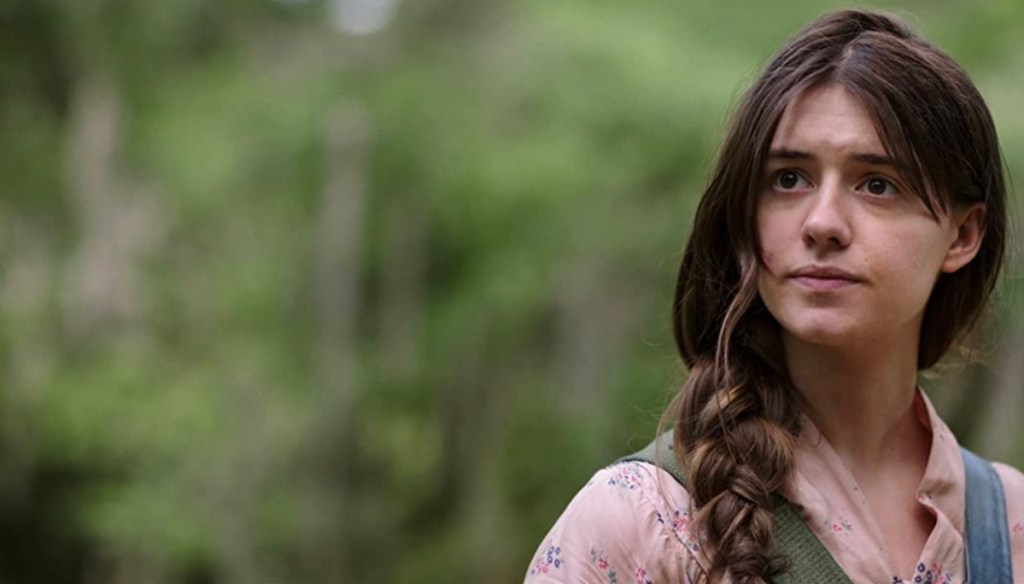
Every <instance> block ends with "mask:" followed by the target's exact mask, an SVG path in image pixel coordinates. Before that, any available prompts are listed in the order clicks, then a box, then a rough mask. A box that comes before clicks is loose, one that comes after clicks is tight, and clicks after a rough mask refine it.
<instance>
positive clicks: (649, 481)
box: [526, 394, 1024, 584]
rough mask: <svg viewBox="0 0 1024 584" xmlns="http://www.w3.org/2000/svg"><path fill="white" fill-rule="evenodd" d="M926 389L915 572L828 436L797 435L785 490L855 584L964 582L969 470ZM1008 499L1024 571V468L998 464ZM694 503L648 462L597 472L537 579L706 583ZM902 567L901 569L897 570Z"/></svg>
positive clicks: (533, 577)
mask: <svg viewBox="0 0 1024 584" xmlns="http://www.w3.org/2000/svg"><path fill="white" fill-rule="evenodd" d="M919 395H921V396H922V397H921V400H919V401H920V407H921V408H923V409H922V410H921V411H920V412H919V416H920V417H922V418H924V419H926V420H927V422H928V424H929V425H930V427H931V428H932V432H933V440H932V451H931V453H930V456H929V459H928V464H927V467H926V469H925V476H924V478H923V479H922V481H921V484H920V485H919V486H918V489H917V496H916V497H917V501H918V503H919V504H921V505H923V506H924V507H926V508H927V509H928V511H929V512H930V513H932V514H933V515H934V516H935V518H936V523H935V527H934V528H933V532H932V534H931V535H930V537H929V538H928V542H927V543H926V545H925V549H924V550H922V552H921V554H920V559H919V563H918V564H917V565H916V566H914V569H913V570H912V571H910V573H906V572H902V571H898V570H896V569H895V566H893V565H892V564H893V561H892V559H891V558H886V557H880V554H879V541H880V539H884V536H883V535H882V534H883V532H882V530H883V529H884V524H882V523H881V522H879V521H877V519H876V518H875V517H874V515H873V514H872V513H871V512H870V511H871V509H870V507H869V503H868V501H867V498H866V497H864V495H863V493H861V492H860V489H859V488H858V487H857V485H856V481H855V480H853V478H852V476H851V475H850V474H849V471H848V470H847V469H846V467H845V466H844V465H843V463H842V461H841V460H840V459H839V458H838V456H837V455H836V453H835V451H833V450H831V447H830V446H829V445H828V442H827V440H825V439H824V438H823V437H822V436H821V435H820V433H814V432H817V430H816V429H815V428H814V426H813V424H812V423H811V422H810V421H809V420H808V421H806V422H805V424H804V426H803V429H802V430H801V435H800V437H799V439H798V441H797V444H796V448H795V452H794V456H795V467H796V468H795V472H794V481H793V485H792V487H791V491H790V492H787V493H785V495H786V496H787V498H789V499H790V500H791V501H793V503H794V507H795V508H796V509H797V511H798V513H799V514H800V515H801V516H802V517H803V518H804V519H805V521H806V522H807V525H808V526H809V527H811V530H812V531H813V532H814V533H815V535H817V536H818V537H819V538H820V539H821V541H822V543H823V544H824V545H825V547H826V549H828V550H829V551H830V552H831V553H832V554H833V556H834V557H835V558H836V560H837V561H838V562H839V564H840V566H841V567H842V568H843V569H844V570H845V571H846V572H847V573H848V574H849V575H850V579H851V580H852V581H854V582H874V583H884V582H891V583H894V584H961V583H962V581H963V569H964V566H963V531H962V529H963V524H962V521H963V496H964V476H963V470H962V466H960V465H961V464H962V463H961V460H962V459H961V457H960V452H959V446H958V445H957V443H956V439H955V438H954V437H953V435H952V434H951V433H950V432H949V430H948V428H947V427H946V426H945V424H944V422H943V421H942V420H941V418H939V417H938V415H937V414H936V413H935V412H934V410H933V409H932V407H931V405H930V404H929V403H928V402H927V399H926V398H925V397H924V396H923V394H919ZM995 468H996V472H997V474H998V475H999V476H1000V479H1001V480H1002V482H1003V490H1004V493H1005V495H1006V508H1007V516H1008V518H1009V519H1010V522H1009V524H1008V527H1009V529H1010V534H1011V544H1012V547H1013V549H1012V555H1013V561H1014V573H1015V574H1018V575H1020V574H1024V474H1022V473H1021V472H1019V471H1018V470H1016V469H1013V468H1011V467H1008V466H1006V465H1001V464H995ZM692 504H693V503H692V500H691V499H690V496H689V494H688V493H687V492H686V490H685V488H683V487H682V486H681V485H679V484H678V483H676V482H675V480H674V479H673V478H672V477H671V476H670V475H669V474H668V473H667V472H665V471H664V470H662V469H658V468H656V467H655V466H653V465H650V464H646V463H641V462H624V463H618V464H613V465H611V466H609V467H607V468H605V469H602V470H600V471H598V472H597V473H595V474H594V476H593V478H592V479H591V481H589V482H588V486H587V487H585V488H583V489H581V490H580V491H579V493H577V495H576V498H575V499H573V501H572V502H571V503H570V504H569V506H568V507H567V508H566V510H565V512H564V513H563V515H562V517H560V518H559V520H558V521H557V522H556V523H555V525H554V527H552V529H551V531H550V533H549V534H548V536H547V537H545V538H544V540H543V544H542V545H541V546H540V548H539V549H538V550H537V553H536V555H535V556H534V558H533V561H532V563H531V564H530V566H529V567H528V570H527V574H526V581H527V582H528V584H563V583H564V584H568V583H570V582H571V583H576V582H583V583H585V584H598V583H600V584H613V583H614V584H620V583H621V584H655V583H657V584H668V583H673V582H685V583H687V584H693V583H694V582H698V581H700V578H701V577H702V576H703V575H704V574H705V570H706V569H707V564H706V562H707V559H706V558H705V557H704V556H703V553H702V550H701V546H700V545H699V543H700V541H701V537H702V536H701V534H699V533H695V531H694V525H693V515H692V513H693V512H694V511H693V509H692ZM897 572H900V573H897Z"/></svg>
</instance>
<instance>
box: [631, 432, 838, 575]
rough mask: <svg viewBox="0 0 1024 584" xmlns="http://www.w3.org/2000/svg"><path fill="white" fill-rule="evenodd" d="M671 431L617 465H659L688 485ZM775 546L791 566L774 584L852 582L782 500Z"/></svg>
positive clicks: (775, 516)
mask: <svg viewBox="0 0 1024 584" xmlns="http://www.w3.org/2000/svg"><path fill="white" fill-rule="evenodd" d="M673 443H674V440H673V433H672V430H669V431H668V432H665V433H664V434H662V435H661V436H660V437H658V438H657V439H655V440H654V442H651V443H650V444H648V445H647V446H646V447H644V448H643V449H642V450H640V451H638V452H635V453H633V454H630V455H629V456H624V457H622V458H620V459H619V460H617V461H616V462H626V461H631V460H633V461H638V462H647V463H651V464H656V465H657V466H659V467H661V468H662V469H664V470H665V471H667V472H668V473H669V474H671V475H672V476H673V477H674V478H675V479H676V480H677V481H678V482H679V484H681V485H683V486H684V487H685V486H686V484H687V480H686V472H685V470H684V469H682V468H680V467H679V463H678V461H677V460H676V457H675V454H674V450H673V449H674V447H673ZM772 514H773V517H772V524H773V526H774V531H775V545H774V546H773V547H772V553H774V554H779V555H782V556H785V557H787V558H789V561H790V567H789V570H788V571H786V572H785V573H784V574H781V575H779V576H776V577H775V578H774V579H773V580H772V582H773V583H774V584H818V583H820V582H838V583H847V584H849V583H850V578H849V577H848V576H847V575H846V573H845V572H843V570H842V568H840V567H839V564H837V563H836V561H835V559H834V558H833V557H832V554H830V553H828V550H827V549H825V546H824V545H823V544H822V543H821V541H819V540H818V538H817V537H815V535H814V533H812V532H811V529H810V528H809V527H807V524H805V523H804V522H803V520H802V519H800V516H799V515H797V513H796V511H794V510H793V507H792V505H790V504H789V502H788V501H786V500H785V499H783V498H782V497H779V504H778V505H776V507H775V509H774V510H773V512H772Z"/></svg>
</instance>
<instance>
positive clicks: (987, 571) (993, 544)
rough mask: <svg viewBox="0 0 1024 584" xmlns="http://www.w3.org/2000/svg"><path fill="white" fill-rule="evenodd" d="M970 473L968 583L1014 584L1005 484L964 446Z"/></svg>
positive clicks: (966, 548)
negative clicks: (1004, 491)
mask: <svg viewBox="0 0 1024 584" xmlns="http://www.w3.org/2000/svg"><path fill="white" fill-rule="evenodd" d="M960 450H961V452H962V454H963V458H964V470H965V471H966V474H967V499H966V509H965V510H964V524H965V526H964V532H965V533H966V539H967V542H966V543H967V545H966V546H964V569H965V570H966V575H965V577H964V584H1013V563H1012V560H1011V558H1010V534H1009V530H1008V528H1007V522H1006V499H1005V497H1004V496H1003V485H1002V483H1001V482H1000V481H999V476H998V475H997V474H996V471H995V469H994V468H992V465H991V464H989V463H988V461H986V460H984V459H983V458H981V457H979V456H978V455H977V454H974V453H973V452H971V451H970V450H967V449H966V448H961V449H960Z"/></svg>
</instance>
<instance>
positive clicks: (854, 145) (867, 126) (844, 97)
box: [770, 84, 886, 158]
mask: <svg viewBox="0 0 1024 584" xmlns="http://www.w3.org/2000/svg"><path fill="white" fill-rule="evenodd" d="M770 150H771V152H780V151H783V152H792V153H804V154H808V155H812V156H821V155H825V154H829V155H843V156H847V157H857V158H865V157H869V156H874V157H878V158H881V157H885V155H886V148H885V146H884V145H883V143H882V140H881V138H880V137H879V135H878V131H877V129H876V128H875V123H874V120H873V118H872V116H871V114H870V113H869V111H868V109H867V108H866V107H865V106H864V103H863V102H862V101H861V100H860V99H858V98H857V97H855V96H854V95H853V94H852V93H850V92H849V91H848V90H847V89H846V88H844V87H842V86H841V85H838V84H828V85H824V86H821V87H813V88H810V89H808V90H806V91H803V92H801V93H800V94H799V95H797V96H796V97H795V98H794V99H793V100H792V101H791V102H790V103H789V105H788V106H787V107H786V109H785V111H784V112H783V114H782V117H781V119H780V120H779V124H778V126H777V128H776V130H775V135H774V136H773V137H772V142H771V147H770Z"/></svg>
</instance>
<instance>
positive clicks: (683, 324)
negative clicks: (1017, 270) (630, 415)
mask: <svg viewBox="0 0 1024 584" xmlns="http://www.w3.org/2000/svg"><path fill="white" fill-rule="evenodd" d="M825 84H838V85H840V86H842V87H843V88H845V89H846V90H847V91H849V92H850V93H851V94H852V95H854V96H856V97H857V98H858V99H859V100H860V101H862V102H863V104H864V106H865V107H866V108H867V110H868V111H869V112H870V115H871V116H872V118H873V120H874V123H875V127H876V129H877V131H878V133H879V137H880V139H881V141H882V143H883V144H884V146H885V148H886V151H887V154H888V155H889V156H891V157H893V158H894V159H895V160H896V162H897V163H898V165H899V167H900V168H903V169H906V170H905V172H904V176H903V178H904V180H906V181H907V183H908V184H909V186H910V187H911V189H912V190H913V191H914V193H916V194H917V196H919V197H920V198H921V199H922V201H923V202H924V204H925V205H926V206H927V207H928V209H929V210H930V211H931V212H932V214H933V215H934V216H935V217H936V218H938V217H939V215H940V214H943V213H947V212H949V211H950V210H951V209H953V208H960V207H963V206H966V205H970V204H974V203H978V202H983V203H984V204H985V206H986V214H985V226H984V227H985V235H984V239H983V241H982V244H981V249H980V250H979V252H978V254H977V256H976V257H975V258H974V260H973V261H971V262H970V263H969V264H968V265H967V266H965V267H963V268H962V269H960V270H959V271H957V272H955V273H952V274H946V273H944V274H942V275H941V276H940V277H939V279H938V281H937V282H936V284H935V287H934V288H933V290H932V293H931V296H930V298H929V300H928V304H927V306H926V308H925V316H924V323H923V325H922V330H921V337H920V341H919V342H920V345H919V357H918V368H919V369H927V368H929V367H931V366H932V365H934V364H935V363H936V362H937V361H938V360H939V359H940V358H941V357H942V355H943V354H944V353H945V352H946V351H947V350H948V349H949V347H950V346H951V345H952V343H953V342H955V341H956V340H957V339H959V338H960V337H961V335H962V334H963V333H964V332H965V331H966V330H968V329H969V328H970V327H971V326H972V325H973V324H974V322H975V321H976V319H977V317H978V315H979V313H980V312H981V310H982V308H983V306H984V304H985V301H986V300H987V298H988V296H989V294H990V293H991V291H992V289H993V287H994V285H995V282H996V278H997V276H998V273H999V267H1000V265H1001V263H1002V258H1003V250H1004V247H1005V226H1006V209H1005V198H1006V194H1005V184H1004V178H1003V170H1002V164H1001V158H1000V152H999V146H998V141H997V137H996V131H995V127H994V125H993V123H992V118H991V115H990V114H989V111H988V109H987V107H986V106H985V102H984V100H983V99H982V97H981V95H980V94H979V93H978V90H977V89H976V88H975V87H974V85H973V84H972V83H971V81H970V79H969V78H968V76H967V74H966V73H965V72H964V71H963V70H962V69H961V68H960V67H959V66H958V65H957V64H956V63H955V62H954V61H953V60H952V59H951V58H950V57H949V56H947V55H946V54H945V53H943V52H941V51H939V50H938V49H936V48H935V47H933V46H932V45H930V44H928V43H927V42H926V41H924V40H923V39H921V38H920V37H919V36H917V35H916V34H915V33H914V32H913V31H911V30H910V29H909V28H908V27H907V26H906V25H905V24H903V23H902V22H901V21H900V20H899V19H897V18H895V17H893V16H889V15H886V14H881V13H877V12H867V11H841V12H835V13H831V14H827V15H825V16H822V17H821V18H819V19H818V20H816V21H814V22H813V23H811V24H810V25H808V26H807V27H806V28H804V29H803V30H802V31H800V32H799V33H798V34H797V35H796V36H795V37H793V39H792V40H790V42H789V43H788V44H787V45H786V46H785V47H784V48H783V49H782V50H781V52H779V53H778V54H777V55H776V56H775V57H774V58H773V59H772V60H771V62H770V63H769V64H768V65H767V67H766V68H765V69H764V71H763V72H762V73H761V75H760V76H759V77H758V78H757V79H756V81H755V82H754V84H753V86H752V87H751V88H750V89H749V90H748V91H747V93H746V95H745V97H744V98H743V100H742V101H741V103H740V105H739V107H738V109H737V110H736V112H735V114H734V117H733V120H732V124H731V126H730V127H729V130H728V132H727V134H726V136H725V140H724V142H723V145H722V148H721V151H720V152H719V155H718V158H717V161H716V164H715V167H714V170H713V174H712V176H711V180H710V182H709V183H708V186H707V188H706V190H705V191H704V194H703V197H702V199H701V201H700V205H699V207H698V209H697V214H696V218H695V220H694V226H693V231H692V233H691V235H690V239H689V242H688V244H687V246H686V250H685V252H684V254H683V258H682V263H681V265H680V267H679V276H678V280H677V283H676V291H675V302H674V304H673V306H672V320H673V332H674V334H675V340H676V345H677V346H678V349H679V352H680V354H681V355H682V358H683V361H684V363H685V364H686V366H687V367H688V368H689V370H690V374H689V377H688V378H687V380H686V382H685V384H684V385H683V388H682V389H681V391H680V392H679V394H678V395H677V396H676V398H675V399H674V400H673V402H672V405H671V406H670V407H669V409H668V411H667V412H666V414H665V418H664V419H663V424H669V423H671V424H672V425H673V427H674V429H675V450H676V452H677V453H678V454H677V455H678V456H679V457H680V463H681V464H683V465H684V467H685V468H688V469H689V477H690V479H689V483H690V484H689V488H690V493H691V496H692V497H693V500H694V503H695V504H696V506H697V507H698V508H699V509H700V512H699V513H698V515H697V518H696V524H695V525H696V529H697V530H698V531H699V532H700V533H701V534H702V542H703V549H704V552H705V553H706V554H707V555H708V557H709V558H710V561H711V571H710V573H709V574H708V577H709V578H710V579H711V580H717V579H719V578H720V577H721V576H723V575H724V574H725V573H726V572H728V573H729V574H730V575H731V576H732V578H733V581H735V582H738V583H747V582H763V581H766V580H768V579H769V578H770V577H772V576H773V575H775V574H777V573H779V572H781V571H783V570H784V569H785V564H786V563H785V559H784V558H777V557H772V555H771V551H770V550H771V546H772V538H773V532H772V508H773V503H772V501H773V498H774V497H775V496H776V495H777V494H779V493H780V491H781V490H782V488H783V487H784V486H785V485H786V483H787V481H788V480H789V475H790V471H791V468H792V460H793V438H794V436H795V435H796V434H797V432H798V430H799V428H798V426H799V419H800V417H799V410H798V407H797V403H796V399H795V395H794V391H793V389H792V386H791V382H790V380H789V374H788V372H787V370H786V366H785V361H784V355H783V353H782V349H781V342H780V339H779V325H778V323H777V322H776V321H775V319H774V318H773V317H772V316H771V315H770V314H769V313H768V311H767V309H766V308H765V307H764V304H763V303H762V301H761V299H760V296H759V294H758V291H757V276H758V271H759V270H760V269H761V267H762V265H761V260H760V250H759V249H758V238H757V230H756V205H757V197H758V193H759V191H760V190H761V186H762V183H763V177H762V173H763V168H764V163H765V158H766V154H767V151H768V148H769V145H770V143H771V140H772V137H773V136H774V134H775V130H776V127H777V125H778V122H779V119H780V118H781V116H782V113H783V111H784V110H785V108H786V107H787V105H788V104H789V103H791V102H792V101H793V99H794V98H795V97H796V96H798V95H799V94H800V93H801V92H804V91H807V90H808V89H810V88H814V87H820V86H822V85H825Z"/></svg>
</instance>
